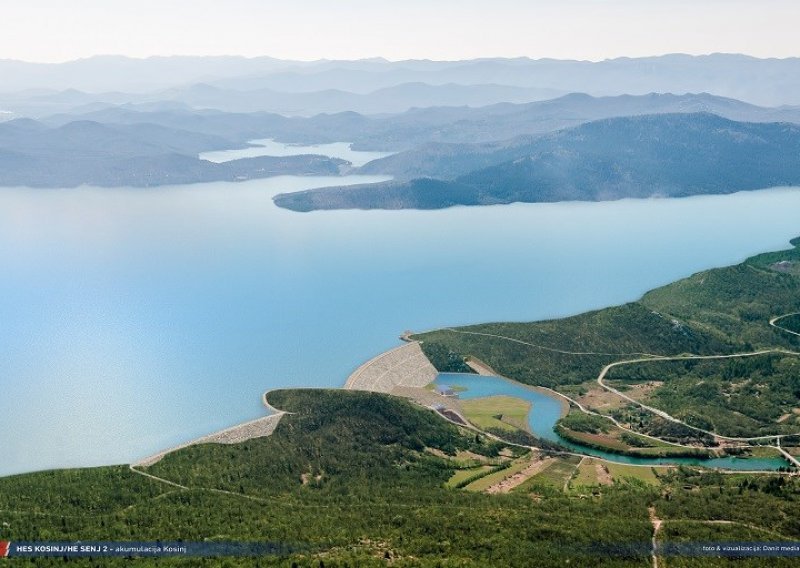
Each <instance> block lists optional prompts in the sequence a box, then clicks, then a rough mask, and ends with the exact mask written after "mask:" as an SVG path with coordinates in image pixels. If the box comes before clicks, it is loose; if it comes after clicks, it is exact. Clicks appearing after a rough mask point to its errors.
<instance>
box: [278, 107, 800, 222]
mask: <svg viewBox="0 0 800 568" xmlns="http://www.w3.org/2000/svg"><path fill="white" fill-rule="evenodd" d="M471 151H472V153H470V152H471ZM493 160H494V161H496V162H499V163H496V164H494V165H490V166H488V167H486V166H484V164H486V163H487V162H491V161H493ZM470 164H472V167H473V169H472V170H471V171H468V172H466V173H461V174H460V175H457V176H456V177H452V178H448V177H447V176H448V175H451V174H458V173H459V172H462V171H463V170H466V169H467V168H469V167H470ZM429 166H430V167H431V168H432V169H435V170H436V171H437V172H439V173H440V174H441V175H442V178H441V179H431V178H421V179H413V180H411V181H406V182H402V181H400V182H388V183H384V184H376V185H372V186H353V187H349V188H335V189H332V188H326V189H321V190H310V191H305V192H299V193H293V194H284V195H280V196H278V197H276V199H275V202H276V203H277V204H278V205H279V206H281V207H286V208H289V209H293V210H297V211H308V210H313V209H343V208H362V209H405V208H415V209H438V208H442V207H449V206H452V205H490V204H499V203H512V202H517V201H521V202H552V201H571V200H583V201H600V200H610V199H621V198H625V197H668V196H672V197H683V196H689V195H698V194H718V193H732V192H735V191H741V190H750V189H759V188H765V187H771V186H777V185H796V184H800V127H799V126H796V125H791V124H786V123H767V124H755V123H744V122H734V121H731V120H727V119H724V118H721V117H719V116H716V115H712V114H708V113H695V114H670V115H651V116H642V117H624V118H613V119H607V120H601V121H596V122H591V123H587V124H584V125H581V126H578V127H575V128H571V129H566V130H562V131H558V132H555V133H552V134H548V135H543V136H540V137H532V138H526V139H521V140H514V141H510V142H508V143H505V144H502V145H497V147H490V149H488V150H487V147H486V146H477V147H470V146H464V147H461V148H459V149H458V150H457V151H453V152H451V153H449V154H445V153H439V154H438V155H437V156H436V160H435V161H434V162H433V163H432V164H429Z"/></svg>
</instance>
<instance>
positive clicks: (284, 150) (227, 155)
mask: <svg viewBox="0 0 800 568" xmlns="http://www.w3.org/2000/svg"><path fill="white" fill-rule="evenodd" d="M250 144H251V145H252V146H250V147H249V148H241V149H239V150H217V151H214V152H203V153H202V154H200V156H199V158H200V159H201V160H208V161H209V162H217V163H219V162H229V161H230V160H238V159H240V158H256V157H258V156H279V157H284V156H297V155H298V154H319V155H322V156H330V157H332V158H341V159H343V160H347V161H348V162H351V163H352V164H353V166H354V167H359V166H363V165H364V164H366V163H367V162H371V161H372V160H377V159H378V158H385V157H386V156H391V155H392V154H393V152H362V151H359V150H353V149H351V148H350V144H349V143H348V142H333V143H331V144H311V145H304V144H284V143H283V142H275V141H274V140H272V139H269V138H266V139H262V140H251V141H250Z"/></svg>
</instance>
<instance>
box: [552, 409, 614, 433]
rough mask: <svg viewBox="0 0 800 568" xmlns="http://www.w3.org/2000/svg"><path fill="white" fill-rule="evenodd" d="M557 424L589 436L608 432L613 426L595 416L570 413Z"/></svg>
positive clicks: (583, 413) (604, 419)
mask: <svg viewBox="0 0 800 568" xmlns="http://www.w3.org/2000/svg"><path fill="white" fill-rule="evenodd" d="M559 424H560V425H561V426H563V427H564V428H569V429H570V430H574V431H575V432H588V433H590V434H597V433H599V432H604V433H605V432H608V431H609V430H610V429H611V427H612V426H613V424H612V423H611V422H610V421H609V420H608V419H606V418H603V417H601V416H597V415H595V414H586V413H585V412H570V413H569V414H567V415H566V416H564V417H563V418H562V419H561V420H560V421H559Z"/></svg>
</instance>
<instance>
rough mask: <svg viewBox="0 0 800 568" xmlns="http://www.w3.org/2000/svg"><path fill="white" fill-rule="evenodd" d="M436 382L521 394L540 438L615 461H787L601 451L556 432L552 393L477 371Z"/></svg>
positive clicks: (748, 464)
mask: <svg viewBox="0 0 800 568" xmlns="http://www.w3.org/2000/svg"><path fill="white" fill-rule="evenodd" d="M436 383H437V384H439V385H449V386H458V387H462V388H464V389H466V390H464V391H461V392H459V393H458V396H459V398H462V399H464V400H469V399H471V398H482V397H487V396H497V395H505V396H512V397H515V398H521V399H523V400H527V401H528V402H530V403H531V411H530V413H529V414H528V425H529V426H530V429H531V432H532V433H533V434H535V435H536V436H538V437H539V438H543V439H545V440H550V441H551V442H556V443H558V444H561V445H562V446H566V447H568V448H570V449H572V450H574V451H576V452H579V453H582V454H588V455H592V456H598V457H601V458H604V459H607V460H611V461H615V462H618V463H627V464H635V465H663V464H683V465H703V466H705V467H720V468H725V469H736V470H739V471H748V470H749V471H763V470H774V469H778V468H779V467H783V466H786V465H788V463H787V462H786V460H784V459H782V458H751V459H742V458H736V457H725V458H714V459H708V460H700V459H694V458H639V457H630V456H623V455H620V454H614V453H611V452H604V451H601V450H596V449H594V448H589V447H586V446H581V445H578V444H574V443H572V442H570V441H569V440H565V439H564V438H562V437H561V436H559V435H558V434H557V433H556V432H555V430H554V427H555V424H556V422H557V421H558V419H559V418H560V417H561V409H562V401H561V399H559V398H558V397H556V396H555V395H550V394H548V393H546V392H543V391H540V390H535V389H532V388H528V387H526V386H525V385H522V384H519V383H515V382H512V381H509V380H507V379H502V378H500V377H483V376H478V375H466V374H462V373H442V374H440V375H439V378H438V379H437V381H436Z"/></svg>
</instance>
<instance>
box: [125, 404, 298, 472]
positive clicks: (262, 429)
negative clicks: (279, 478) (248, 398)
mask: <svg viewBox="0 0 800 568" xmlns="http://www.w3.org/2000/svg"><path fill="white" fill-rule="evenodd" d="M283 414H284V413H283V412H281V413H277V414H272V415H270V416H264V417H262V418H257V419H255V420H251V421H249V422H245V423H243V424H239V425H237V426H233V427H231V428H226V429H225V430H220V431H219V432H214V433H213V434H208V435H207V436H203V437H202V438H197V439H196V440H192V441H190V442H186V443H185V444H181V445H179V446H175V447H174V448H170V449H168V450H164V451H163V452H159V453H157V454H155V455H152V456H150V457H147V458H145V459H143V460H141V461H139V462H137V463H135V464H133V465H134V467H149V466H151V465H153V464H156V463H158V462H159V461H161V460H162V458H164V456H166V455H167V454H171V453H172V452H175V451H178V450H182V449H183V448H188V447H189V446H194V445H197V444H239V443H241V442H245V441H247V440H252V439H253V438H263V437H264V436H269V435H270V434H272V432H274V431H275V427H276V426H277V425H278V422H280V420H281V417H282V416H283Z"/></svg>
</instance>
